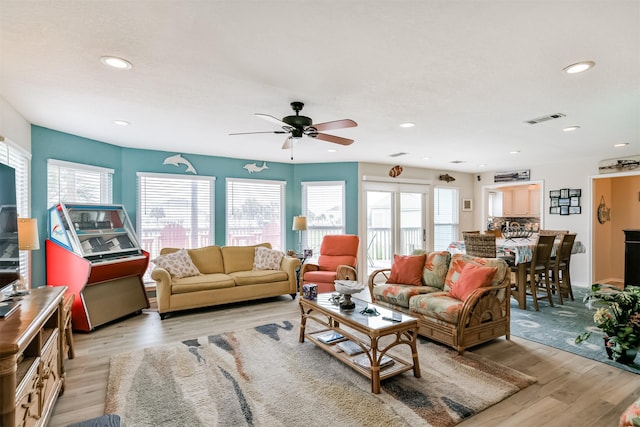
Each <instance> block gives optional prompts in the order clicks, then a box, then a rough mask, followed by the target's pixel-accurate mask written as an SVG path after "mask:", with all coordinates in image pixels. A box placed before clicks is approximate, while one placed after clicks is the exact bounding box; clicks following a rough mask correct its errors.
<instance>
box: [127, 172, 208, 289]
mask: <svg viewBox="0 0 640 427" xmlns="http://www.w3.org/2000/svg"><path fill="white" fill-rule="evenodd" d="M214 184H215V178H214V177H207V176H191V175H173V174H150V173H143V172H139V173H138V212H137V227H136V228H137V230H138V238H139V239H140V244H141V245H142V248H143V249H144V250H146V251H147V252H149V254H150V256H151V259H154V258H155V257H156V256H158V255H160V249H162V248H187V249H190V248H199V247H202V246H207V245H211V244H213V242H214V240H215V239H214V220H213V218H214V200H215V198H214V188H215V186H214ZM150 269H151V268H150ZM150 269H149V270H150ZM148 274H149V273H148V272H147V275H145V281H151V279H150V277H149V276H148Z"/></svg>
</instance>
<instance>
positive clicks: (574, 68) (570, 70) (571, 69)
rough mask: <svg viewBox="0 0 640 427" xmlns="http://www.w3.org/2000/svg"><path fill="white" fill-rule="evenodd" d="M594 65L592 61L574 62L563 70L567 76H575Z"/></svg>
mask: <svg viewBox="0 0 640 427" xmlns="http://www.w3.org/2000/svg"><path fill="white" fill-rule="evenodd" d="M595 65H596V63H595V62H593V61H582V62H576V63H575V64H571V65H569V66H567V67H564V68H563V70H564V72H565V73H567V74H576V73H582V72H583V71H587V70H588V69H590V68H593V67H594V66H595Z"/></svg>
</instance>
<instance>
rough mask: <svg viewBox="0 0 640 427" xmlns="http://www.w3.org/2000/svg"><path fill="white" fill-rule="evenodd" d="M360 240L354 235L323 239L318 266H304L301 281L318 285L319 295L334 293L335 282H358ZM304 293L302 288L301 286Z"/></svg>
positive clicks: (301, 270) (331, 235)
mask: <svg viewBox="0 0 640 427" xmlns="http://www.w3.org/2000/svg"><path fill="white" fill-rule="evenodd" d="M359 244H360V239H359V238H358V236H354V235H352V234H329V235H326V236H324V237H323V238H322V244H321V245H320V256H319V257H318V264H303V265H302V268H301V269H300V280H301V282H302V283H303V284H304V283H315V284H316V285H318V293H321V292H333V291H335V290H336V288H335V286H334V281H335V280H357V279H358V274H357V272H356V264H357V260H358V258H357V256H358V245H359ZM300 293H302V286H300Z"/></svg>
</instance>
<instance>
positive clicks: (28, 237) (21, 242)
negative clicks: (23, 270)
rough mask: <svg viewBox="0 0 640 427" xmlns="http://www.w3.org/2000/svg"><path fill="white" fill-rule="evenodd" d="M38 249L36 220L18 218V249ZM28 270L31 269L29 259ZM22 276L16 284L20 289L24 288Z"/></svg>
mask: <svg viewBox="0 0 640 427" xmlns="http://www.w3.org/2000/svg"><path fill="white" fill-rule="evenodd" d="M38 249H40V239H39V237H38V220H37V219H35V218H18V250H21V251H35V250H38ZM27 265H29V271H30V270H31V268H30V265H31V262H30V261H29V262H28V264H27ZM25 285H26V284H25V283H24V278H23V277H22V275H20V280H19V282H18V286H19V287H20V290H25V289H26V287H25ZM16 290H17V289H16Z"/></svg>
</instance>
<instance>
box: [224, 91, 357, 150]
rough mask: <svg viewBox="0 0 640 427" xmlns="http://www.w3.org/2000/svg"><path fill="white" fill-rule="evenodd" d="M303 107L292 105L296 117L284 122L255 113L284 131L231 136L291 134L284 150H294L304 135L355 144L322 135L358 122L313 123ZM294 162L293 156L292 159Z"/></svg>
mask: <svg viewBox="0 0 640 427" xmlns="http://www.w3.org/2000/svg"><path fill="white" fill-rule="evenodd" d="M302 107H304V104H303V103H302V102H299V101H294V102H292V103H291V108H293V111H295V113H296V115H295V116H286V117H283V118H282V120H280V119H277V118H275V117H273V116H270V115H268V114H261V113H255V115H256V116H258V117H261V118H263V119H265V120H267V121H269V122H271V123H274V124H276V125H278V126H280V127H281V128H282V130H272V131H265V132H239V133H231V134H229V135H249V134H254V133H281V134H289V136H287V139H286V140H285V142H284V144H283V145H282V149H284V150H286V149H289V148H291V149H293V140H295V139H300V138H302V137H303V136H304V135H306V136H308V137H310V138H317V139H321V140H323V141H327V142H332V143H334V144H340V145H350V144H353V139H349V138H343V137H341V136H335V135H329V134H326V133H321V132H323V131H326V130H333V129H343V128H352V127H356V126H358V124H357V123H356V122H354V121H353V120H351V119H343V120H334V121H331V122H324V123H315V124H314V123H313V120H311V118H310V117H306V116H301V115H300V111H302ZM291 159H292V160H293V156H292V157H291Z"/></svg>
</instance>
